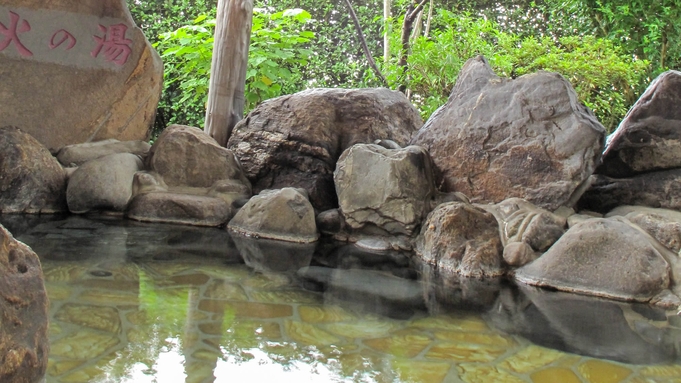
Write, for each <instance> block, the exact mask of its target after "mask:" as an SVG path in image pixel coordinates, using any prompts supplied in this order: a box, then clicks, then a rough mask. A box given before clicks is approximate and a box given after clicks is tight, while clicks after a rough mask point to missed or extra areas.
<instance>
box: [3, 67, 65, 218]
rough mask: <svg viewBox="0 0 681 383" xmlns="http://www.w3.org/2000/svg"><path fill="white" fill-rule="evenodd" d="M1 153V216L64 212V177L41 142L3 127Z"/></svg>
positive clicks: (62, 170)
mask: <svg viewBox="0 0 681 383" xmlns="http://www.w3.org/2000/svg"><path fill="white" fill-rule="evenodd" d="M0 71H2V68H1V67H0ZM1 81H2V80H0V82H1ZM0 108H2V106H0ZM0 153H1V154H0V213H55V212H61V211H66V173H65V172H64V169H62V167H61V166H60V165H59V162H57V160H56V159H55V158H54V157H52V155H51V154H50V152H49V151H48V150H47V149H46V148H45V147H44V146H43V145H41V144H40V142H38V141H37V140H36V139H35V138H33V137H31V136H30V135H29V134H27V133H24V132H22V131H21V130H19V129H17V128H15V127H12V126H6V127H3V128H0Z"/></svg>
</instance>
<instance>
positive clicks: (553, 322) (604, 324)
mask: <svg viewBox="0 0 681 383" xmlns="http://www.w3.org/2000/svg"><path fill="white" fill-rule="evenodd" d="M641 309H646V310H648V311H649V310H651V309H650V308H649V307H648V306H644V305H640V304H624V303H617V302H612V301H608V300H604V299H598V298H590V297H585V296H580V295H575V294H569V293H560V292H547V291H543V290H541V289H537V288H532V287H521V288H520V291H518V290H515V292H514V291H512V290H505V291H504V293H502V295H501V296H500V298H499V300H498V301H497V303H496V305H495V306H494V307H493V308H492V309H491V310H489V312H488V313H487V314H486V315H485V319H486V321H487V322H488V323H490V324H491V325H492V326H493V327H495V328H497V329H499V330H501V331H504V332H507V333H510V334H518V335H521V336H523V337H525V338H527V339H529V340H530V341H532V342H534V343H536V344H538V345H540V346H544V347H548V348H553V349H557V350H561V351H565V352H570V353H575V354H579V355H585V356H590V357H594V358H601V359H609V360H614V361H618V362H622V363H631V364H658V363H669V362H675V361H678V360H679V354H678V352H679V351H678V350H679V349H681V337H680V334H679V330H675V329H673V328H671V327H669V325H668V324H667V323H664V322H656V321H657V320H658V318H665V316H664V311H662V310H655V309H652V310H653V311H655V315H650V314H648V315H645V316H644V315H641V314H640V312H641ZM651 316H652V319H651V318H650V317H651ZM665 319H666V318H665ZM674 332H675V333H674Z"/></svg>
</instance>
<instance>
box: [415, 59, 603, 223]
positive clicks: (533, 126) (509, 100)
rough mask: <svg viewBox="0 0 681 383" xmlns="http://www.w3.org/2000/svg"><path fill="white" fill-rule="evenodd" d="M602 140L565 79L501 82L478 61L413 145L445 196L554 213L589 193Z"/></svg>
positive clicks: (540, 76)
mask: <svg viewBox="0 0 681 383" xmlns="http://www.w3.org/2000/svg"><path fill="white" fill-rule="evenodd" d="M604 138H605V129H604V128H603V126H602V125H601V124H600V123H599V122H598V121H597V120H596V118H595V117H594V115H593V114H592V113H591V112H590V111H589V110H588V109H587V108H585V107H584V106H582V105H581V104H580V103H579V100H578V99H577V94H576V93H575V91H574V90H573V89H572V86H571V85H570V83H569V82H568V81H567V80H565V78H563V77H562V76H561V75H559V74H557V73H549V72H538V73H535V74H529V75H525V76H522V77H520V78H518V79H515V80H511V79H507V78H500V77H498V76H497V75H496V74H494V72H493V71H492V69H491V68H490V66H489V64H488V63H487V60H485V59H484V58H483V57H481V56H478V57H476V58H473V59H470V60H468V62H466V64H465V65H464V67H463V69H462V70H461V73H460V74H459V78H458V80H457V82H456V85H455V86H454V89H453V90H452V93H451V95H450V96H449V100H448V101H447V103H446V104H445V105H443V106H442V107H440V109H438V110H437V111H436V112H435V113H433V115H432V116H431V117H430V119H429V120H428V121H427V122H426V124H425V125H424V126H423V127H422V128H421V129H420V130H419V131H418V133H417V134H416V135H415V136H414V139H412V141H411V143H412V144H414V145H420V146H423V147H425V148H426V149H427V150H428V151H429V153H430V155H431V157H432V159H433V162H434V164H435V167H436V169H437V170H438V171H439V172H440V173H441V181H438V185H441V186H440V187H441V189H442V190H443V191H457V192H462V193H464V194H466V195H467V196H469V197H470V198H471V201H472V202H481V203H482V202H484V203H489V202H492V203H497V202H500V201H502V200H504V199H507V198H510V197H520V198H523V199H526V200H527V201H529V202H531V203H533V204H535V205H537V206H539V207H542V208H545V209H548V210H555V209H556V208H558V207H560V206H562V205H571V204H573V203H574V202H575V201H576V199H577V198H578V197H579V195H580V194H581V193H582V192H583V188H584V187H585V185H584V183H585V181H586V180H587V179H588V177H589V176H590V175H591V174H592V173H593V170H594V168H595V166H596V164H597V162H598V160H599V158H600V155H601V152H602V149H603V141H604Z"/></svg>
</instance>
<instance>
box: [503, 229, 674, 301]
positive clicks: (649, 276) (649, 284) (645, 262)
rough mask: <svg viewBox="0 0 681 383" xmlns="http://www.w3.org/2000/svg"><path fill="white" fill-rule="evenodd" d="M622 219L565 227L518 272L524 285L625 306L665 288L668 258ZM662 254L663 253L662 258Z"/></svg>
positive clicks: (667, 277)
mask: <svg viewBox="0 0 681 383" xmlns="http://www.w3.org/2000/svg"><path fill="white" fill-rule="evenodd" d="M656 242H657V241H655V240H654V239H653V238H652V237H650V236H648V235H646V234H645V233H644V232H643V231H642V230H638V229H636V228H635V227H632V225H631V223H630V222H628V220H626V219H625V218H621V217H613V218H607V219H604V218H593V219H589V220H586V221H584V222H582V223H579V224H576V225H575V226H573V227H571V228H570V229H569V230H568V231H567V232H566V233H565V235H563V236H562V237H561V238H560V239H559V240H558V241H557V242H556V243H555V244H554V245H553V246H552V247H551V248H550V249H549V250H548V251H547V252H546V253H545V254H544V255H542V256H541V257H540V258H539V259H537V260H536V261H534V262H532V263H530V264H528V265H526V266H524V267H522V268H520V269H518V270H517V271H516V275H515V276H516V280H518V281H520V282H523V283H527V284H530V285H536V286H543V287H550V288H554V289H558V290H563V291H570V292H577V293H582V294H588V295H596V296H601V297H606V298H615V299H621V300H631V301H644V302H645V301H649V300H650V299H652V298H653V297H654V296H655V295H657V294H659V293H661V292H662V291H663V290H664V289H667V288H668V287H669V286H670V281H671V275H672V269H671V265H670V264H669V263H668V262H667V259H666V257H665V255H669V254H671V257H669V258H670V261H672V260H673V259H672V257H675V255H674V254H672V253H671V252H668V250H666V249H663V248H662V246H657V243H656ZM663 253H664V254H663Z"/></svg>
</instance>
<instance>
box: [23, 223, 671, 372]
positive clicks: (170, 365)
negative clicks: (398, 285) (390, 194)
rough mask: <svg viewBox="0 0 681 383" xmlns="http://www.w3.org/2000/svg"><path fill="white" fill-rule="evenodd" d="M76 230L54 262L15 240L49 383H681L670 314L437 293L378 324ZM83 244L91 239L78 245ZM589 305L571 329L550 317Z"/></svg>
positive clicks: (217, 261)
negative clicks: (34, 272)
mask: <svg viewBox="0 0 681 383" xmlns="http://www.w3.org/2000/svg"><path fill="white" fill-rule="evenodd" d="M76 226H78V225H76ZM87 226H88V225H87V224H82V222H81V225H80V226H78V228H77V230H80V232H79V234H78V235H76V236H75V237H74V236H71V235H65V236H64V237H63V238H61V239H59V238H58V239H59V240H58V241H57V242H56V243H57V244H58V243H60V242H59V241H60V240H61V241H63V242H61V243H64V246H65V248H66V250H63V249H62V250H60V249H58V248H57V247H55V246H56V245H55V246H53V245H50V246H47V245H46V243H47V242H49V241H48V239H49V238H53V239H54V238H56V237H55V236H57V234H58V232H57V231H54V230H52V229H50V230H43V232H42V234H40V235H38V234H35V233H34V234H30V232H29V234H26V235H25V236H24V239H25V240H27V241H28V242H30V241H35V240H36V239H37V238H40V239H41V241H42V242H41V243H42V245H41V244H38V243H37V242H36V243H34V248H36V251H37V252H38V253H39V254H40V253H42V254H40V255H41V258H42V262H43V270H44V274H45V281H46V288H47V292H48V295H49V298H50V302H51V306H50V320H51V324H50V343H51V352H50V357H49V367H48V372H47V376H46V382H47V383H53V382H54V383H57V382H60V383H67V382H68V383H74V382H116V383H118V382H135V383H138V382H159V383H165V382H197V383H203V382H438V383H439V382H468V383H475V382H483V383H487V382H526V383H529V382H532V383H561V382H566V383H568V382H570V383H571V382H582V383H617V382H629V383H643V382H649V383H658V382H681V365H679V364H678V363H679V362H678V349H679V347H678V346H679V344H681V336H679V334H681V328H678V327H676V326H678V325H679V321H678V320H677V318H676V317H675V316H674V315H673V313H662V314H661V316H660V312H659V311H658V312H656V315H657V318H656V317H655V315H652V314H650V315H648V314H646V313H645V310H643V311H642V310H641V309H631V307H630V306H628V305H623V304H615V303H612V304H611V303H609V302H605V303H603V301H593V302H592V301H590V300H588V299H583V298H579V299H577V300H576V301H570V299H571V298H570V297H568V298H564V295H563V296H560V295H546V296H544V295H541V294H543V293H541V292H536V291H535V292H532V291H529V292H525V293H522V292H520V291H518V290H506V291H502V292H497V293H495V294H496V295H494V296H493V299H483V301H485V302H486V303H484V304H483V305H482V306H481V307H480V306H478V307H475V310H474V311H468V310H466V308H467V307H468V306H471V307H474V306H475V305H474V304H473V303H471V302H469V301H467V300H466V299H458V300H457V299H454V298H452V299H451V300H454V301H456V302H458V305H457V303H456V302H455V303H453V304H452V305H450V306H448V303H447V302H439V303H437V304H435V303H433V299H435V298H433V297H432V296H434V295H438V294H439V295H441V291H442V289H443V288H442V286H440V287H437V288H432V287H430V286H427V285H425V284H424V285H423V286H424V287H423V289H424V297H426V298H424V299H425V305H424V306H423V307H415V306H413V307H411V308H410V307H407V306H399V305H398V306H397V308H394V307H393V308H392V309H391V310H384V309H381V308H379V307H372V304H362V305H357V304H356V303H357V302H354V299H355V298H352V297H350V298H349V299H348V295H347V294H338V293H337V292H336V293H334V292H329V291H328V290H327V292H325V293H324V292H315V291H309V290H306V289H303V288H302V287H300V285H301V284H300V281H299V280H298V278H297V277H296V273H295V272H271V271H267V270H265V269H266V268H260V270H258V267H255V268H254V267H252V266H253V265H251V266H247V265H245V264H241V263H235V262H236V261H235V259H234V258H233V257H231V256H216V255H214V254H213V255H211V256H206V254H204V255H201V254H198V253H200V252H199V251H195V250H194V251H189V250H187V249H186V248H185V249H184V250H182V249H179V248H180V247H181V244H182V243H183V242H182V241H181V240H178V241H177V242H173V241H174V240H173V241H170V242H173V244H171V245H170V246H168V247H163V246H157V247H156V248H154V249H150V248H149V247H146V248H145V249H146V250H144V251H137V250H134V251H129V250H130V248H131V247H134V246H141V245H142V244H143V243H144V244H146V245H148V244H149V243H152V242H154V241H157V242H158V241H159V238H160V237H163V236H165V239H164V241H165V242H164V243H166V244H167V243H168V241H169V239H173V238H175V239H178V238H181V237H182V235H180V236H179V237H173V235H170V234H167V233H166V234H162V233H161V234H159V233H160V232H157V234H156V235H157V236H156V237H154V238H148V239H146V240H144V237H145V235H144V234H143V233H140V230H142V229H140V228H143V226H134V227H132V228H131V227H124V228H121V227H118V226H116V227H115V230H116V231H115V233H114V234H111V235H104V234H102V233H103V232H102V231H97V230H100V229H101V227H99V226H97V227H99V229H91V228H90V229H88V228H87ZM62 229H64V227H62ZM102 230H104V229H102ZM88 231H89V232H90V234H92V235H94V236H95V237H96V238H97V239H96V240H92V239H87V240H86V239H83V238H85V237H87V235H86V234H85V232H88ZM216 233H218V232H217V231H216ZM218 234H219V235H222V234H220V233H218ZM60 235H61V234H60ZM185 235H187V236H191V235H190V234H185ZM69 238H71V239H69ZM73 238H76V240H75V242H74V241H72V240H73ZM87 238H90V237H87ZM69 241H70V242H69ZM88 241H89V242H88ZM199 241H204V242H205V241H206V239H205V237H202V238H201V239H199ZM79 242H80V243H83V244H84V245H85V247H84V248H83V249H80V250H79V249H78V246H74V243H79ZM121 247H122V248H123V249H121ZM126 248H127V249H128V251H126V250H125V249H126ZM97 249H99V250H97ZM172 249H176V250H177V251H173V250H172ZM178 249H179V250H178ZM145 251H148V252H149V253H148V254H145ZM231 251H233V249H232V250H231ZM190 253H191V254H190ZM450 288H451V286H450ZM434 291H440V293H435V292H434ZM469 293H470V292H469ZM457 294H458V295H456V294H454V295H456V296H457V297H459V298H460V296H461V295H465V294H466V293H465V292H459V293H457ZM532 294H539V295H532ZM428 296H431V298H427V297H428ZM547 297H548V298H547ZM553 297H563V298H561V299H566V300H555V299H554V298H553ZM450 298H451V297H450ZM451 300H450V301H451ZM367 301H368V302H379V303H376V305H377V306H378V305H381V303H380V301H379V300H377V301H373V300H371V299H368V300H367ZM594 302H595V303H594ZM450 303H451V302H450ZM594 305H596V306H595V307H596V309H594V312H587V313H586V314H585V315H581V313H580V312H574V313H572V314H570V313H571V312H572V311H570V310H568V311H561V309H565V308H566V307H567V308H570V307H574V308H575V310H576V311H588V310H591V309H593V307H594ZM417 306H418V305H417ZM400 307H403V309H402V310H403V311H404V312H403V313H399V312H398V313H396V310H401V309H400ZM556 307H560V308H561V309H557V308H556ZM566 313H567V314H566ZM401 314H404V315H401ZM571 315H574V316H571ZM599 317H600V318H599ZM396 318H399V319H396ZM537 318H540V319H541V320H538V319H537ZM612 318H616V319H612ZM620 319H621V323H619V322H618V323H615V322H616V321H617V320H620ZM542 321H543V322H542ZM598 321H603V322H605V323H597V322H598ZM544 322H545V323H544ZM610 322H612V323H610ZM572 325H574V326H576V327H575V328H571V326H572ZM618 326H620V327H622V328H619V327H618ZM499 328H503V329H505V330H507V331H509V332H510V333H513V334H515V335H510V334H507V333H504V332H502V331H501V330H500V329H499ZM604 328H605V329H608V328H613V329H614V330H616V331H619V332H615V333H613V334H609V335H608V334H603V332H604V331H603V330H602V329H604ZM547 329H549V330H547ZM582 329H583V332H582V331H581V330H582ZM605 332H606V333H607V332H608V331H605ZM581 335H584V337H585V339H581V338H580V336H581ZM627 337H631V339H629V340H627V339H626V338H627ZM656 337H657V338H656ZM660 337H663V339H659V338H660ZM664 337H666V338H664ZM677 337H678V338H677ZM528 338H530V339H532V340H533V341H535V342H536V343H540V344H544V345H546V346H551V347H554V348H557V349H562V350H570V351H573V352H576V353H580V354H583V355H592V356H583V355H578V354H576V353H569V352H565V351H558V350H557V349H552V348H546V347H542V346H538V345H535V344H533V343H532V342H530V340H528ZM620 341H623V342H624V343H618V342H620ZM639 341H640V343H639ZM646 347H649V348H646ZM638 353H640V354H641V355H639V354H638ZM599 356H600V357H599ZM609 359H610V360H609ZM613 359H614V360H613ZM615 360H620V361H629V363H622V362H618V361H615ZM632 361H633V363H632ZM640 361H648V362H645V363H640Z"/></svg>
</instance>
